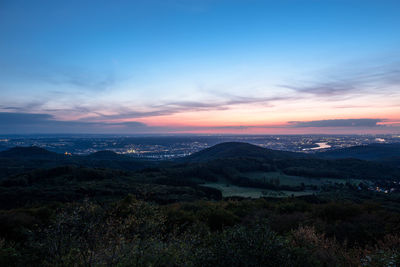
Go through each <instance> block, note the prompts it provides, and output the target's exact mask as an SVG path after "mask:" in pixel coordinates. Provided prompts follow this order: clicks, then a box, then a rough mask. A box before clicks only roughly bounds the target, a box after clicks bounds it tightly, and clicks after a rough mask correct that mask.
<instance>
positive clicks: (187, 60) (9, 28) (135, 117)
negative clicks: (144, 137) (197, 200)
mask: <svg viewBox="0 0 400 267" xmlns="http://www.w3.org/2000/svg"><path fill="white" fill-rule="evenodd" d="M399 14H400V1H398V0H394V1H390V0H375V1H370V0H313V1H311V0H308V1H305V0H280V1H278V0H274V1H269V0H264V1H261V0H242V1H236V0H229V1H228V0H226V1H225V0H203V1H201V0H143V1H139V0H136V1H135V0H131V1H118V0H113V1H111V0H108V1H105V0H95V1H89V0H79V1H78V0H68V1H67V0H66V1H61V0H48V1H44V0H35V1H30V0H26V1H20V0H0V134H32V133H113V134H146V133H150V134H386V133H387V134H399V133H400V30H399V29H400V16H399Z"/></svg>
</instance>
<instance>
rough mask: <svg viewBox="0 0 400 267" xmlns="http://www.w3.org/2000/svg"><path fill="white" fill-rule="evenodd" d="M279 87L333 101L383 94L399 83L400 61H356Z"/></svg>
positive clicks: (391, 90)
mask: <svg viewBox="0 0 400 267" xmlns="http://www.w3.org/2000/svg"><path fill="white" fill-rule="evenodd" d="M314 76H315V75H314ZM281 86H282V87H284V88H289V89H292V90H293V91H294V92H295V93H299V94H309V95H312V96H315V97H323V98H332V99H333V100H336V99H342V98H347V97H349V96H351V95H355V94H360V93H362V94H384V93H388V91H389V93H390V92H392V93H396V92H394V91H393V87H398V86H400V61H396V62H393V63H390V64H385V65H378V64H377V65H372V66H371V64H368V63H367V64H365V63H364V62H356V63H353V64H352V66H351V67H349V66H342V67H340V68H337V69H331V70H329V71H326V73H323V74H320V75H319V78H318V79H316V80H314V81H309V82H292V83H290V84H285V85H281Z"/></svg>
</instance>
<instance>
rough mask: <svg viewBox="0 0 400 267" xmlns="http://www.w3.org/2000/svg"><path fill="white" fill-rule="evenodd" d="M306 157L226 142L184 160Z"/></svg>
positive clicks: (300, 154) (301, 154)
mask: <svg viewBox="0 0 400 267" xmlns="http://www.w3.org/2000/svg"><path fill="white" fill-rule="evenodd" d="M305 157H307V155H306V154H303V153H295V152H288V151H280V150H272V149H268V148H263V147H260V146H256V145H252V144H248V143H241V142H226V143H221V144H218V145H215V146H212V147H209V148H206V149H204V150H201V151H199V152H196V153H194V154H192V155H190V156H188V157H185V158H184V159H183V161H188V162H190V161H191V162H196V161H198V162H205V161H210V160H215V159H227V158H259V159H285V158H286V159H287V158H305Z"/></svg>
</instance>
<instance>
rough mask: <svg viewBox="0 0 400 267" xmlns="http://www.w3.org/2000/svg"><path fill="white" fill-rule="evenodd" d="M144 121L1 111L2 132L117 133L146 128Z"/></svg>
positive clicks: (0, 124)
mask: <svg viewBox="0 0 400 267" xmlns="http://www.w3.org/2000/svg"><path fill="white" fill-rule="evenodd" d="M146 127H147V126H146V125H145V124H144V123H141V122H137V121H129V122H117V123H106V122H84V121H77V120H70V121H63V120H57V119H55V118H54V117H53V116H52V115H50V114H44V113H40V114H32V113H13V112H0V129H1V130H0V132H1V133H3V134H4V133H115V132H133V133H134V132H135V131H137V130H141V129H143V128H146Z"/></svg>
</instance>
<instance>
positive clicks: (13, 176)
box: [0, 144, 400, 266]
mask: <svg viewBox="0 0 400 267" xmlns="http://www.w3.org/2000/svg"><path fill="white" fill-rule="evenodd" d="M217 148H218V149H216V147H213V148H210V149H209V150H205V151H203V152H201V153H199V154H194V155H193V156H191V157H188V158H184V159H182V160H178V161H175V162H160V163H156V162H144V163H142V162H139V161H136V160H131V159H129V158H126V157H124V156H122V157H121V156H120V155H116V154H113V153H111V152H104V153H97V154H96V155H91V156H87V157H82V158H72V159H69V158H65V157H62V156H61V155H58V154H54V153H51V152H48V151H45V150H41V149H36V148H35V149H34V152H35V153H32V154H29V153H26V150H24V149H16V150H15V149H14V150H11V151H7V152H4V153H3V154H0V266H399V265H400V249H399V248H400V235H399V233H400V194H399V187H400V183H399V181H398V177H399V176H398V174H399V173H400V169H399V168H398V167H397V165H393V164H392V165H385V163H381V162H369V161H360V160H353V159H347V160H340V159H339V160H325V159H316V158H310V157H306V156H298V155H297V154H294V155H293V153H287V152H282V153H281V152H279V151H269V150H264V149H262V148H257V149H255V150H253V147H252V146H250V147H249V145H243V144H233V145H232V144H230V145H228V146H227V145H223V146H222V148H223V149H222V150H221V147H217ZM30 150H32V149H30ZM246 153H247V154H246ZM1 155H3V156H1ZM235 155H240V156H235ZM2 157H3V158H2ZM377 187H381V188H385V190H384V191H383V192H382V190H380V191H378V190H375V189H373V188H377ZM371 188H372V189H373V190H371ZM386 189H390V190H389V191H387V190H386ZM392 189H393V190H392ZM384 192H387V193H384ZM249 197H250V198H249Z"/></svg>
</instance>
